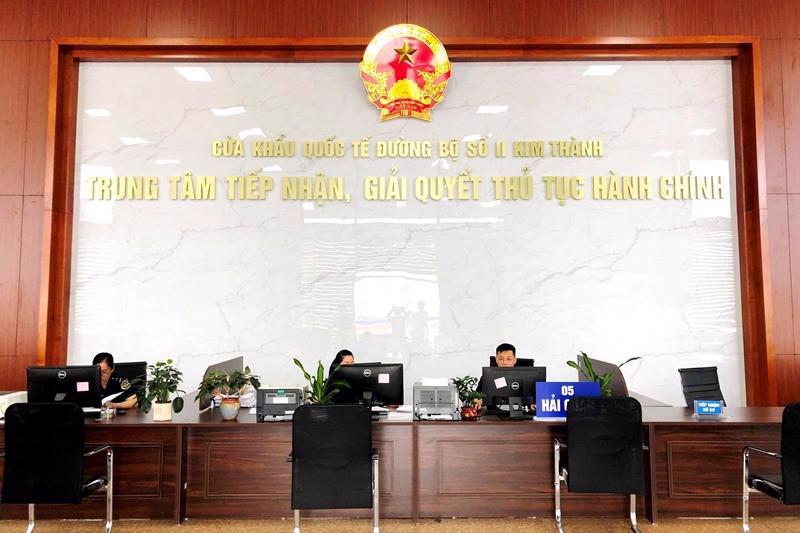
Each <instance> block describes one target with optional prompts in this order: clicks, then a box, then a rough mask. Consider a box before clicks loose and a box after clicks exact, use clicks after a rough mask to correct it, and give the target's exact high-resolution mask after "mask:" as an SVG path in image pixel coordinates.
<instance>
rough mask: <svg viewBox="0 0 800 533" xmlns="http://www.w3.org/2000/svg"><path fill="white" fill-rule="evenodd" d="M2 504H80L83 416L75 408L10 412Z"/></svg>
mask: <svg viewBox="0 0 800 533" xmlns="http://www.w3.org/2000/svg"><path fill="white" fill-rule="evenodd" d="M4 434H5V454H6V456H5V464H4V468H3V491H2V498H1V499H0V501H2V502H3V503H80V501H81V497H82V490H83V411H82V410H81V408H80V407H78V406H77V405H76V404H73V403H17V404H14V405H12V406H10V407H9V408H8V409H7V410H6V423H5V432H4Z"/></svg>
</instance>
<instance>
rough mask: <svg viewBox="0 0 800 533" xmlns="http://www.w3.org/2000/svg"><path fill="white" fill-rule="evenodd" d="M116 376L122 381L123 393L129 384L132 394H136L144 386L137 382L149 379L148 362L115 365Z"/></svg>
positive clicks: (125, 395)
mask: <svg viewBox="0 0 800 533" xmlns="http://www.w3.org/2000/svg"><path fill="white" fill-rule="evenodd" d="M114 375H115V376H116V377H118V378H119V379H120V380H122V386H123V392H124V391H125V389H124V387H125V385H126V382H127V384H128V385H130V389H129V392H130V393H131V394H136V392H137V390H138V389H141V388H142V387H143V386H144V385H143V384H142V383H138V382H137V381H136V380H137V379H142V380H146V379H147V361H136V362H129V363H117V364H115V365H114ZM123 396H124V397H127V396H129V394H123ZM116 401H119V400H116Z"/></svg>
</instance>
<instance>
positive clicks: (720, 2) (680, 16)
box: [664, 0, 753, 35]
mask: <svg viewBox="0 0 800 533" xmlns="http://www.w3.org/2000/svg"><path fill="white" fill-rule="evenodd" d="M665 1H666V5H665V9H664V34H665V35H751V34H752V33H753V10H752V5H751V1H752V0H665Z"/></svg>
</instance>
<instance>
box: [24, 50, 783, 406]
mask: <svg viewBox="0 0 800 533" xmlns="http://www.w3.org/2000/svg"><path fill="white" fill-rule="evenodd" d="M444 44H445V46H446V47H447V51H448V55H449V56H450V59H451V60H453V61H454V62H459V61H547V60H586V59H592V60H653V59H664V60H666V59H730V60H731V62H732V73H733V76H732V78H733V113H734V115H733V116H734V145H735V160H736V200H737V205H736V213H737V221H738V239H739V267H740V277H741V306H742V336H743V346H744V367H745V381H746V389H747V403H748V405H776V404H777V391H776V375H775V351H774V347H773V342H772V327H773V317H772V301H771V292H770V274H769V258H768V256H767V219H766V217H767V188H766V175H765V159H764V148H765V146H764V112H763V95H762V87H761V53H760V41H759V39H758V37H752V36H703V37H665V38H619V37H610V38H591V39H589V38H545V39H498V38H449V39H444ZM366 45H367V40H366V39H351V38H303V39H113V38H58V39H54V40H53V41H51V52H50V54H51V55H50V80H49V98H48V122H47V147H46V150H47V152H46V154H47V163H46V169H45V170H46V176H45V180H46V181H45V194H44V224H43V228H44V229H43V233H44V235H43V240H42V242H43V244H42V259H41V260H42V278H41V287H40V299H39V302H40V306H39V326H38V344H37V359H36V361H37V364H39V365H42V364H53V365H63V364H66V357H67V332H68V320H69V297H70V271H71V260H72V249H71V248H72V218H73V213H72V211H73V192H74V191H73V182H74V168H75V127H76V113H77V92H78V66H79V64H80V62H82V61H142V62H150V61H187V62H191V61H234V62H235V61H263V62H332V61H336V62H358V61H360V59H361V56H362V54H363V50H364V48H365V47H366Z"/></svg>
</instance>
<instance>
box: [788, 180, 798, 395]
mask: <svg viewBox="0 0 800 533" xmlns="http://www.w3.org/2000/svg"><path fill="white" fill-rule="evenodd" d="M787 199H788V210H789V251H788V253H789V259H790V261H791V272H792V274H793V279H792V311H793V315H794V316H795V317H797V318H800V279H794V276H798V277H800V195H797V194H789V195H787ZM797 318H795V320H794V321H793V322H794V345H795V348H800V320H797ZM792 353H794V352H792ZM795 386H797V385H795Z"/></svg>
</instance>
